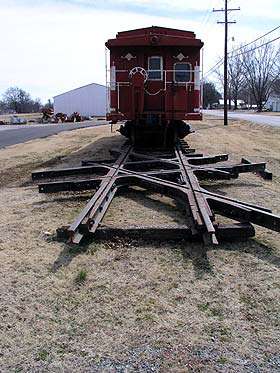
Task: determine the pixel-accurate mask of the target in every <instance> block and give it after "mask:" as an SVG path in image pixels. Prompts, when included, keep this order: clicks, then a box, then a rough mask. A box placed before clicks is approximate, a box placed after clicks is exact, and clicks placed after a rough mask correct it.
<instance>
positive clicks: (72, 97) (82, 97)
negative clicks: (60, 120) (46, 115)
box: [53, 83, 106, 116]
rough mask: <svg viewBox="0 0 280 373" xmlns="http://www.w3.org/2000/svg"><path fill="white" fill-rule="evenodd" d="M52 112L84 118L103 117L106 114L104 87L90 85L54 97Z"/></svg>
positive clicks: (94, 84)
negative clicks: (74, 114) (75, 114)
mask: <svg viewBox="0 0 280 373" xmlns="http://www.w3.org/2000/svg"><path fill="white" fill-rule="evenodd" d="M53 100H54V112H55V113H64V114H67V115H71V114H73V113H74V112H75V111H77V112H79V113H80V114H81V115H84V116H104V115H105V114H106V87H105V86H104V85H101V84H96V83H91V84H88V85H85V86H83V87H79V88H75V89H72V90H71V91H68V92H65V93H61V94H60V95H57V96H54V98H53Z"/></svg>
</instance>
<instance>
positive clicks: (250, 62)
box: [241, 44, 280, 111]
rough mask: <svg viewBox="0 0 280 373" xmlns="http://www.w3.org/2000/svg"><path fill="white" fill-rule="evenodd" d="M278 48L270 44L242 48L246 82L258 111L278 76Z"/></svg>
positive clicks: (279, 54) (279, 70) (279, 68)
mask: <svg viewBox="0 0 280 373" xmlns="http://www.w3.org/2000/svg"><path fill="white" fill-rule="evenodd" d="M279 58H280V48H279V47H278V48H274V47H273V45H272V44H264V45H262V46H259V47H258V45H254V46H253V47H252V46H250V47H247V48H244V49H243V51H242V54H241V60H242V65H243V67H244V76H245V81H246V84H247V85H248V87H249V90H250V92H251V94H252V96H253V97H254V99H255V102H256V104H257V108H258V111H262V109H263V106H264V105H265V103H266V102H267V100H268V98H269V95H270V94H271V92H272V91H273V87H274V84H275V82H276V80H277V78H279V76H280V65H279Z"/></svg>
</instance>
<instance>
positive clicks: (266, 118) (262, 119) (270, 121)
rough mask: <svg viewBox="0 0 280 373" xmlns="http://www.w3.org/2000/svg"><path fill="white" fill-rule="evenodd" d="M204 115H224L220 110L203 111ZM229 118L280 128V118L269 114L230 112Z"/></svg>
mask: <svg viewBox="0 0 280 373" xmlns="http://www.w3.org/2000/svg"><path fill="white" fill-rule="evenodd" d="M203 113H205V114H209V115H215V116H218V117H223V116H224V113H223V112H222V111H219V110H203ZM228 117H229V118H231V119H241V120H248V121H250V122H254V123H258V124H266V125H268V126H273V127H280V116H273V115H267V114H250V113H240V112H238V113H236V112H232V111H229V113H228Z"/></svg>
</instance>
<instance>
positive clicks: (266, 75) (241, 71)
mask: <svg viewBox="0 0 280 373" xmlns="http://www.w3.org/2000/svg"><path fill="white" fill-rule="evenodd" d="M237 50H238V51H239V52H238V53H236V52H233V53H232V54H231V55H229V59H228V97H229V102H231V101H233V103H234V109H237V106H238V105H237V103H238V100H243V101H244V102H245V104H247V105H248V106H250V105H256V106H257V110H258V111H262V110H263V107H264V105H265V104H266V102H267V100H268V98H269V96H270V95H272V94H275V95H279V94H280V48H279V46H278V47H274V46H273V45H272V44H271V43H267V42H263V43H262V44H253V45H252V44H251V45H250V46H246V47H242V45H241V46H240V47H239V48H238V49H237ZM214 73H215V75H216V77H217V79H218V82H219V86H220V88H222V89H223V82H224V76H223V65H220V66H218V67H217V68H216V70H215V71H214ZM209 84H210V85H211V84H212V87H211V90H210V91H211V92H212V93H211V100H212V101H213V99H214V96H215V95H216V96H217V93H218V94H219V92H217V90H216V87H215V85H214V84H213V83H210V82H205V84H204V96H205V93H206V96H205V100H204V105H206V106H207V105H209V104H210V105H211V102H207V97H208V95H209ZM215 91H216V93H215ZM216 98H217V97H216ZM219 98H221V96H220V97H219ZM211 100H210V101H211ZM216 102H217V101H216Z"/></svg>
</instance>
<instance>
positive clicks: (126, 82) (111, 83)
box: [106, 69, 201, 111]
mask: <svg viewBox="0 0 280 373" xmlns="http://www.w3.org/2000/svg"><path fill="white" fill-rule="evenodd" d="M130 71H131V70H117V69H116V70H115V79H114V80H111V79H110V80H107V81H106V87H107V100H108V106H107V107H110V106H111V103H110V91H112V90H113V91H116V95H117V107H116V110H117V111H118V110H119V108H120V88H121V87H124V86H130V84H131V81H130V78H129V73H130ZM146 71H147V73H148V74H149V73H150V72H154V71H155V70H146ZM161 71H162V73H163V74H162V77H163V78H162V79H148V80H147V81H148V82H157V83H162V85H163V87H162V88H160V89H159V90H157V91H156V92H150V91H149V90H148V89H145V93H146V94H148V95H150V96H155V95H157V94H159V93H161V92H166V91H167V88H168V87H167V86H168V85H173V84H176V85H177V86H182V87H185V89H186V91H188V90H189V89H190V87H194V85H195V74H197V73H199V74H200V73H201V70H195V69H190V70H175V69H172V70H169V69H164V70H161ZM109 72H110V70H107V74H108V73H109ZM175 73H184V74H189V76H190V80H189V81H186V82H181V81H176V80H175ZM107 74H106V79H107ZM121 74H123V76H121ZM119 79H123V80H122V81H119ZM199 88H200V89H201V84H200V83H199ZM199 106H200V107H201V95H200V103H199Z"/></svg>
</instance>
